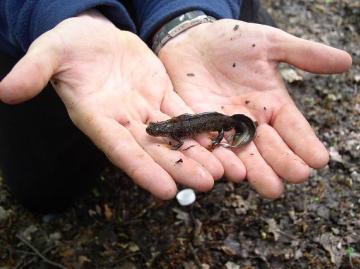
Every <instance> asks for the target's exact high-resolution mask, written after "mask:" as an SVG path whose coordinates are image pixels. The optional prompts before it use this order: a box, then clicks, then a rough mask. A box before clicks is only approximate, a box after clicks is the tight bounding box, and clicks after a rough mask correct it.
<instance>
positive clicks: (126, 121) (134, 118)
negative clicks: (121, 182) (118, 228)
mask: <svg viewBox="0 0 360 269" xmlns="http://www.w3.org/2000/svg"><path fill="white" fill-rule="evenodd" d="M50 79H51V82H52V84H53V86H54V88H55V90H56V92H57V93H58V95H59V96H60V98H61V99H62V101H63V102H64V104H65V106H66V108H67V110H68V113H69V115H70V118H71V119H72V121H73V122H74V124H75V125H76V126H77V127H78V128H79V129H80V130H82V131H83V132H84V133H85V134H86V135H87V136H88V137H89V138H90V139H91V140H92V141H93V142H94V143H95V144H96V145H97V146H98V147H99V148H100V149H101V150H102V151H103V152H104V153H105V154H106V155H107V156H108V158H109V159H110V160H111V161H112V162H113V163H114V164H115V165H117V166H118V167H120V168H122V169H123V170H124V171H125V172H126V173H127V174H128V175H129V176H130V177H131V178H133V180H134V181H135V182H136V183H137V184H139V185H140V186H142V187H143V188H145V189H147V190H148V191H150V192H151V193H153V194H154V195H155V196H157V197H159V198H161V199H169V198H172V197H173V196H174V195H175V194H176V183H180V184H183V185H187V186H190V187H193V188H195V189H197V190H200V191H206V190H209V189H210V188H211V187H212V185H213V180H214V179H218V178H220V177H221V176H222V175H223V171H224V170H223V167H222V166H221V163H220V162H219V161H218V160H217V158H216V157H214V156H213V155H212V154H211V153H210V152H209V151H207V150H206V149H205V148H203V147H201V146H200V145H199V144H197V143H196V142H195V141H193V140H188V141H186V143H185V145H184V148H185V147H186V144H189V143H190V144H191V145H197V146H196V147H188V148H189V149H188V150H183V151H175V150H171V149H170V147H168V146H167V145H166V142H167V140H166V139H161V138H155V137H150V136H149V135H147V134H146V132H145V128H146V124H147V123H148V122H149V121H159V120H164V119H167V118H169V116H174V115H178V114H182V113H185V112H191V110H190V109H189V108H188V107H187V106H186V105H185V104H184V103H183V101H182V99H181V98H179V97H178V96H177V95H176V94H175V92H174V91H173V86H172V84H171V82H170V80H169V78H168V76H167V74H166V71H165V69H164V67H163V65H162V63H161V62H160V60H159V59H158V58H157V57H156V56H155V55H154V54H153V53H152V52H151V51H150V50H149V49H148V47H147V46H146V45H145V44H144V43H143V42H142V41H141V40H140V39H139V38H138V37H136V36H135V35H133V34H131V33H129V32H125V31H120V30H119V29H117V28H116V27H115V26H114V25H113V24H112V23H111V22H109V21H108V20H107V19H106V18H104V17H103V16H102V15H100V14H99V13H97V12H95V11H89V12H87V13H84V14H81V15H80V16H78V17H74V18H70V19H67V20H65V21H63V22H62V23H60V24H59V25H58V26H56V27H55V28H54V29H52V30H50V31H49V32H46V33H45V34H43V35H42V36H40V37H39V38H37V39H36V40H35V41H34V42H33V44H32V45H31V47H30V48H29V50H28V52H27V53H26V55H25V56H24V57H23V58H22V59H21V60H20V61H19V62H18V63H17V64H16V65H15V67H14V68H13V69H12V71H11V72H10V73H9V74H8V75H7V76H6V77H5V78H4V79H3V80H2V81H1V83H0V99H1V100H2V101H3V102H6V103H9V104H15V103H20V102H23V101H26V100H29V99H31V98H32V97H34V96H35V95H36V94H38V93H39V92H40V91H41V90H42V89H43V88H44V86H45V85H46V84H47V83H48V82H49V80H50Z"/></svg>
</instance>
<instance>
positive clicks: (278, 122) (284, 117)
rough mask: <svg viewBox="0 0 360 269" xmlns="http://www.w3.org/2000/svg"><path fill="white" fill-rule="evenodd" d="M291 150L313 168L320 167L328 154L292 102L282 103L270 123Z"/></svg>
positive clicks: (326, 161)
mask: <svg viewBox="0 0 360 269" xmlns="http://www.w3.org/2000/svg"><path fill="white" fill-rule="evenodd" d="M271 125H272V126H273V127H274V128H275V130H276V131H277V132H278V133H279V135H280V136H281V137H282V139H283V140H284V141H285V143H286V144H287V145H288V146H289V147H290V148H291V149H292V151H293V152H294V153H295V154H296V155H298V156H299V157H300V158H301V159H302V160H304V161H305V163H307V164H308V165H309V166H311V167H313V168H322V167H324V166H325V165H326V164H327V163H328V161H329V154H328V152H327V150H326V148H325V147H324V145H323V144H322V143H321V141H320V140H319V139H318V138H317V136H316V135H315V133H314V131H313V129H312V128H311V126H310V124H309V123H308V122H307V120H306V119H305V118H304V116H303V115H302V114H301V112H300V111H299V110H298V109H297V108H296V106H295V105H294V104H287V105H284V106H283V107H282V108H281V109H280V110H279V111H278V112H276V115H275V116H274V120H273V122H272V124H271Z"/></svg>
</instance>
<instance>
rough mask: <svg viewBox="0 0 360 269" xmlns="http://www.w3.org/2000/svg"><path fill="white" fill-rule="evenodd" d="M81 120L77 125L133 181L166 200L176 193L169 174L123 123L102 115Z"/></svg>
mask: <svg viewBox="0 0 360 269" xmlns="http://www.w3.org/2000/svg"><path fill="white" fill-rule="evenodd" d="M77 122H79V121H77ZM81 122H82V124H79V126H78V127H79V128H80V129H81V130H82V131H83V132H84V133H85V134H87V135H88V136H89V137H90V138H91V139H92V141H93V142H94V143H95V144H96V145H97V146H98V147H99V148H100V149H101V150H102V151H103V152H104V153H105V154H106V156H107V157H108V158H109V159H110V161H111V162H112V163H114V165H116V166H117V167H119V168H121V169H122V170H123V171H124V172H125V173H126V174H127V175H128V176H129V177H131V178H132V179H133V180H134V182H135V183H136V184H138V185H139V186H141V187H142V188H144V189H145V190H147V191H149V192H150V193H152V194H153V195H155V196H156V197H158V198H160V199H164V200H167V199H171V198H173V197H174V196H175V195H176V191H177V188H176V184H175V182H174V180H173V179H172V177H171V176H170V175H169V174H168V173H167V172H166V171H165V170H164V169H163V168H162V167H161V166H160V165H159V164H157V163H156V162H154V160H153V159H152V158H151V157H150V155H149V154H148V153H146V152H145V151H144V150H143V149H142V148H141V146H140V145H139V144H138V143H137V141H136V140H135V139H134V137H133V136H132V135H131V133H130V132H129V131H128V130H127V129H126V128H125V127H123V126H122V125H121V124H119V123H118V122H117V121H115V120H113V119H108V118H103V117H102V118H99V117H94V116H88V117H86V118H83V120H82V121H81Z"/></svg>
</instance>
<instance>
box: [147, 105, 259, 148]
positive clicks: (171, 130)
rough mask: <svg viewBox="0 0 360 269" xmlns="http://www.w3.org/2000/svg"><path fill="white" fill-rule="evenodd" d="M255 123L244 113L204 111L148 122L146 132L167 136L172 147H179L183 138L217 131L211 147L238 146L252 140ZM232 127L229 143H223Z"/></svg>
mask: <svg viewBox="0 0 360 269" xmlns="http://www.w3.org/2000/svg"><path fill="white" fill-rule="evenodd" d="M256 127H257V123H256V122H254V121H252V120H251V119H250V118H249V117H247V116H245V115H244V114H234V115H232V116H228V115H224V114H221V113H219V112H204V113H199V114H182V115H180V116H177V117H173V118H171V119H169V120H165V121H161V122H150V123H149V125H148V127H147V128H146V132H147V133H148V134H149V135H151V136H161V137H168V138H171V139H173V140H175V141H176V142H178V143H177V144H176V145H172V149H174V150H177V149H179V148H180V147H181V146H182V145H183V144H184V142H183V141H182V139H183V138H189V137H194V136H195V135H197V134H200V133H203V132H218V136H217V137H216V138H215V139H214V140H212V149H213V148H214V147H216V146H217V145H223V146H225V147H240V146H242V145H246V144H248V143H250V142H251V141H252V139H253V138H254V136H255V133H256ZM232 129H234V131H235V134H234V135H233V136H231V137H230V139H231V143H230V144H224V143H221V140H222V139H223V138H224V133H225V132H227V131H230V130H232Z"/></svg>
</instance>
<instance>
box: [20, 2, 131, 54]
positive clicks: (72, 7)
mask: <svg viewBox="0 0 360 269" xmlns="http://www.w3.org/2000/svg"><path fill="white" fill-rule="evenodd" d="M28 3H29V5H32V7H30V8H26V7H25V6H26V5H27V4H25V5H24V7H23V9H22V10H24V13H22V14H19V16H20V17H22V18H26V19H22V20H19V21H18V23H17V25H16V26H15V33H16V39H17V40H18V42H19V44H20V46H21V48H22V49H23V50H24V51H26V50H27V49H28V47H29V46H30V44H31V43H32V42H33V41H34V40H35V39H36V38H37V37H39V36H40V35H42V34H43V33H45V32H47V31H49V30H50V29H52V28H54V27H55V26H56V25H57V24H59V23H60V22H62V21H63V20H65V19H68V18H70V17H75V16H77V15H79V14H80V13H82V12H84V11H86V10H89V9H97V10H98V11H100V12H101V13H102V14H103V15H104V16H105V17H107V18H108V19H109V20H110V21H111V22H112V23H114V24H115V26H116V27H118V28H120V29H123V30H129V31H133V32H135V30H136V27H135V24H134V22H133V21H132V19H131V17H130V15H129V13H128V12H127V10H126V8H125V7H124V6H123V5H122V4H121V3H119V2H118V1H117V0H81V1H78V0H77V1H74V0H53V1H49V0H39V1H37V3H36V4H34V3H33V1H28ZM29 22H30V23H29Z"/></svg>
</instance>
